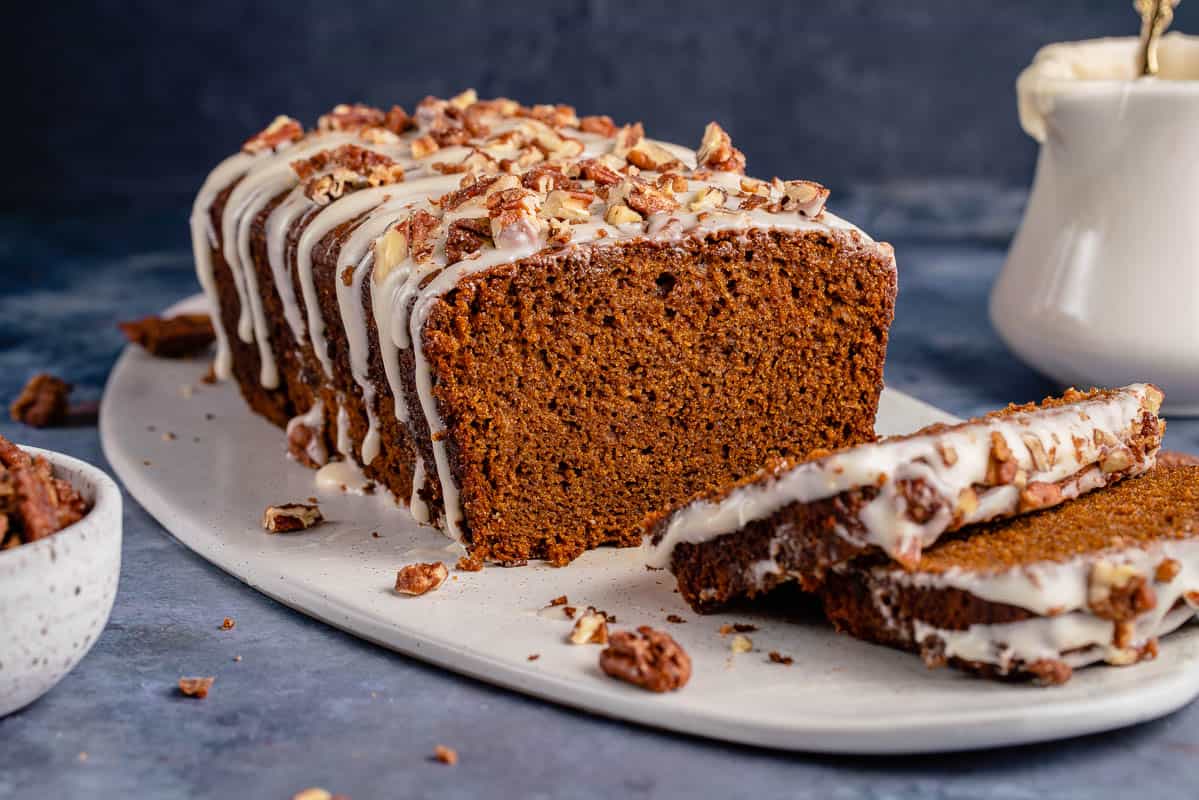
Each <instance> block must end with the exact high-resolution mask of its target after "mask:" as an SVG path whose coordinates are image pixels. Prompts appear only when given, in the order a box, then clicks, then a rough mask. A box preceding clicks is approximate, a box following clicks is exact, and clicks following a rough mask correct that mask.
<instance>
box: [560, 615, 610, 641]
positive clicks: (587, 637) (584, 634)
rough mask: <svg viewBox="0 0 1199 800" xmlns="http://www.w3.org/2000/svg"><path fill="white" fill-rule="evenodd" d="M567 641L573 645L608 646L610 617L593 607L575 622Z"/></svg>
mask: <svg viewBox="0 0 1199 800" xmlns="http://www.w3.org/2000/svg"><path fill="white" fill-rule="evenodd" d="M567 641H569V642H570V643H571V644H607V643H608V616H607V615H606V614H605V613H604V612H602V611H596V610H595V608H593V607H592V606H588V607H587V610H586V611H584V612H583V614H582V615H581V616H580V617H578V618H577V619H576V620H575V624H574V627H573V628H572V629H571V631H570V636H568V637H567Z"/></svg>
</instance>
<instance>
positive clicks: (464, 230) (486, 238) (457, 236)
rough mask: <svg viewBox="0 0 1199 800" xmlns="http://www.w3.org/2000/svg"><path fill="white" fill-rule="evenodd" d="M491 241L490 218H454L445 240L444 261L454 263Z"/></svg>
mask: <svg viewBox="0 0 1199 800" xmlns="http://www.w3.org/2000/svg"><path fill="white" fill-rule="evenodd" d="M491 243H492V242H491V220H490V219H488V218H487V217H476V218H474V219H458V220H454V221H453V222H451V223H450V228H449V232H448V233H447V235H446V240H445V260H446V263H447V264H456V263H458V262H459V261H461V260H462V259H464V258H466V257H467V256H468V255H470V254H471V253H474V252H477V251H478V250H479V249H480V248H482V247H484V246H485V245H489V244H491Z"/></svg>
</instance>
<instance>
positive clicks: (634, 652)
mask: <svg viewBox="0 0 1199 800" xmlns="http://www.w3.org/2000/svg"><path fill="white" fill-rule="evenodd" d="M599 665H600V669H602V670H603V671H604V672H605V673H607V674H608V675H609V676H611V677H613V678H616V679H617V680H622V681H625V682H627V683H631V684H633V685H634V686H640V687H641V688H642V689H647V690H649V691H651V692H669V691H674V690H676V689H681V688H682V687H683V686H685V685H686V684H687V681H688V680H690V679H691V657H690V656H688V655H687V653H686V651H685V650H683V648H682V647H680V646H679V644H678V642H676V641H675V640H674V639H672V638H671V637H670V636H669V635H668V634H665V633H663V632H661V631H656V630H654V629H653V628H651V627H649V626H647V625H642V626H641V627H639V628H638V629H637V631H636V632H633V631H620V632H619V633H615V634H613V635H612V637H611V639H610V641H609V644H608V646H607V648H605V649H604V651H603V652H602V653H600V657H599Z"/></svg>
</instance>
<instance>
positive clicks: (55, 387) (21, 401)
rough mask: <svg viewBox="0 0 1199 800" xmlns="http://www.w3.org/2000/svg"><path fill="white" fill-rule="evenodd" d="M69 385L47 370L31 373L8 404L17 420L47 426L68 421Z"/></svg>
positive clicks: (41, 426)
mask: <svg viewBox="0 0 1199 800" xmlns="http://www.w3.org/2000/svg"><path fill="white" fill-rule="evenodd" d="M72 388H73V387H72V386H71V384H69V383H67V382H66V381H64V380H63V379H62V378H58V377H55V376H54V375H50V374H48V373H44V372H43V373H41V374H38V375H34V376H33V377H32V378H30V379H29V382H28V383H26V384H25V387H24V388H23V389H21V393H20V394H19V395H17V398H16V399H15V400H13V401H12V403H11V404H10V405H9V407H8V413H9V416H11V417H12V418H13V420H14V421H16V422H21V423H24V424H25V425H29V426H31V427H34V428H50V427H54V426H56V425H62V424H63V423H64V422H66V421H67V416H68V413H69V410H70V406H69V400H70V395H71V389H72Z"/></svg>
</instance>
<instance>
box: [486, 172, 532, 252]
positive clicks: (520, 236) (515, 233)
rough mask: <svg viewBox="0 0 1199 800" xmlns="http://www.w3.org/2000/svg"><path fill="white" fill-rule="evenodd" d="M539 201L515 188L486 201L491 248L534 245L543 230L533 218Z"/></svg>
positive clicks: (522, 189) (496, 193)
mask: <svg viewBox="0 0 1199 800" xmlns="http://www.w3.org/2000/svg"><path fill="white" fill-rule="evenodd" d="M540 206H541V202H540V198H539V197H538V195H537V193H536V192H533V191H530V190H529V189H525V188H524V187H522V186H518V187H515V188H512V189H502V190H499V191H496V192H494V193H492V194H490V195H489V196H488V198H487V213H488V217H489V218H490V219H491V238H492V240H493V241H494V242H495V246H496V247H499V248H506V247H527V246H530V245H533V244H535V243H536V242H537V241H538V239H539V238H540V237H541V233H542V231H543V230H544V227H545V226H544V223H543V222H542V220H540V219H539V218H538V217H537V212H538V211H539V210H540Z"/></svg>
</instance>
